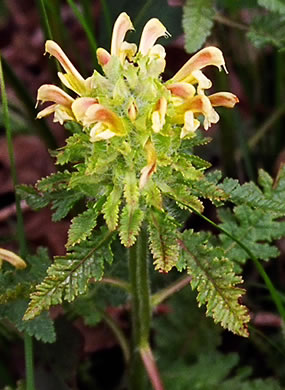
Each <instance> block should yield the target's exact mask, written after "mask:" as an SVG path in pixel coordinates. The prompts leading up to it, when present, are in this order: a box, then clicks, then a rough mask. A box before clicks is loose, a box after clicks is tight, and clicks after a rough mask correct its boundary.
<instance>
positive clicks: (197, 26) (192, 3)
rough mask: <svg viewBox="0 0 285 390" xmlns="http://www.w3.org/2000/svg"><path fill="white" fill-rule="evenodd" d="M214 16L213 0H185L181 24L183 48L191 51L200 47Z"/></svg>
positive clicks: (208, 33)
mask: <svg viewBox="0 0 285 390" xmlns="http://www.w3.org/2000/svg"><path fill="white" fill-rule="evenodd" d="M214 16H215V10H214V2H213V0H199V1H196V0H186V3H185V5H184V8H183V19H182V25H183V29H184V33H185V49H186V51H187V52H188V53H193V52H195V51H196V50H198V49H200V48H201V47H202V45H203V44H204V43H205V41H206V38H207V37H208V36H209V35H210V33H211V29H212V27H213V18H214Z"/></svg>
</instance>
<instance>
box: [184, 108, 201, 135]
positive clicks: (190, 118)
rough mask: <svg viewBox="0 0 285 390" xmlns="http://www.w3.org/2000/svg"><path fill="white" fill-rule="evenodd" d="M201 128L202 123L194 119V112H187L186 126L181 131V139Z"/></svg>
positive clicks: (185, 117) (185, 115) (185, 116)
mask: <svg viewBox="0 0 285 390" xmlns="http://www.w3.org/2000/svg"><path fill="white" fill-rule="evenodd" d="M199 126H200V122H199V121H198V120H197V119H195V118H194V114H193V112H192V111H186V112H185V114H184V126H183V128H182V130H181V134H180V138H184V137H186V136H187V135H189V134H193V133H194V132H195V130H197V129H198V127H199Z"/></svg>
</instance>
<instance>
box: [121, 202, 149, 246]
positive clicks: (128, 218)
mask: <svg viewBox="0 0 285 390" xmlns="http://www.w3.org/2000/svg"><path fill="white" fill-rule="evenodd" d="M143 218H144V213H143V211H142V210H141V209H139V208H137V209H135V210H133V209H132V208H130V207H129V206H127V205H126V206H125V207H124V208H123V210H122V214H121V219H120V228H119V230H120V239H121V242H122V244H123V245H125V246H126V247H127V248H129V247H131V246H132V245H134V243H135V242H136V238H137V235H138V234H139V231H140V228H141V224H142V221H143Z"/></svg>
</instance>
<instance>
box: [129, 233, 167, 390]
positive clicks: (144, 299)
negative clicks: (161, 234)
mask: <svg viewBox="0 0 285 390" xmlns="http://www.w3.org/2000/svg"><path fill="white" fill-rule="evenodd" d="M129 275H130V284H131V294H132V302H131V308H132V351H131V362H130V390H143V389H144V388H145V374H144V369H145V371H146V372H147V374H148V377H149V379H150V382H151V383H152V386H153V388H154V389H155V390H163V384H162V381H161V379H160V374H159V371H158V368H157V365H156V362H155V360H154V357H153V354H152V351H151V349H150V346H149V336H150V323H151V303H150V299H151V296H150V286H149V284H150V283H149V274H148V249H147V234H146V229H145V227H143V228H142V230H141V232H140V234H139V236H138V239H137V242H136V244H135V245H134V246H133V247H131V248H129Z"/></svg>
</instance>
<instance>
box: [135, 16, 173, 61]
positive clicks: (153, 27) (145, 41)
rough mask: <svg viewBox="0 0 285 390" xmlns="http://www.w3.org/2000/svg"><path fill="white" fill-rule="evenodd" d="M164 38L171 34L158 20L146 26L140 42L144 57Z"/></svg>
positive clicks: (151, 20) (140, 50) (149, 22)
mask: <svg viewBox="0 0 285 390" xmlns="http://www.w3.org/2000/svg"><path fill="white" fill-rule="evenodd" d="M163 36H164V37H168V36H169V33H168V32H167V30H166V28H165V27H164V25H163V24H162V23H161V22H160V21H159V20H158V19H156V18H153V19H150V20H149V21H148V22H147V23H146V25H145V26H144V29H143V32H142V35H141V40H140V46H139V52H140V53H142V55H147V54H148V52H149V50H150V49H151V48H152V47H153V45H154V44H155V42H156V40H157V39H158V38H159V37H163Z"/></svg>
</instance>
